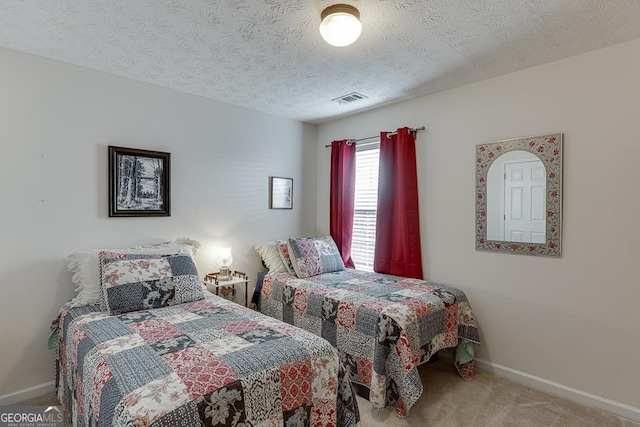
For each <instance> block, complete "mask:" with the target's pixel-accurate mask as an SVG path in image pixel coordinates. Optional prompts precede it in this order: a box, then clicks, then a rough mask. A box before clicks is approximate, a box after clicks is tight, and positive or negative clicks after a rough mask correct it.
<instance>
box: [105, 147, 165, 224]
mask: <svg viewBox="0 0 640 427" xmlns="http://www.w3.org/2000/svg"><path fill="white" fill-rule="evenodd" d="M170 161H171V153H165V152H163V151H151V150H141V149H137V148H125V147H115V146H112V145H110V146H109V216H110V217H154V216H171V210H170V201H171V200H170V195H171V193H170V166H171V164H170Z"/></svg>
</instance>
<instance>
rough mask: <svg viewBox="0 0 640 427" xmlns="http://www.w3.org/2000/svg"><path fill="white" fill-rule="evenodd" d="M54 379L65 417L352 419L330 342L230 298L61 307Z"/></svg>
mask: <svg viewBox="0 0 640 427" xmlns="http://www.w3.org/2000/svg"><path fill="white" fill-rule="evenodd" d="M58 326H59V333H58V345H57V358H56V368H57V369H56V371H57V375H56V385H57V390H58V398H59V400H60V402H61V403H62V405H63V407H64V411H65V415H66V417H67V420H68V421H70V422H72V423H73V425H74V426H94V425H96V426H111V425H114V426H151V425H153V426H156V427H165V426H166V427H170V426H171V427H173V426H180V427H190V426H194V427H195V426H198V427H199V426H280V425H284V426H334V427H335V426H352V425H356V424H357V423H358V421H359V413H358V408H357V403H356V400H355V394H354V393H353V389H352V387H351V383H350V382H349V380H348V376H347V375H346V373H345V372H344V370H343V368H342V367H341V365H340V362H339V356H338V352H337V351H336V350H335V349H334V348H333V347H332V346H331V345H329V343H327V342H326V341H325V340H323V339H320V338H318V337H316V336H314V335H313V334H311V333H308V332H305V331H303V330H301V329H298V328H295V327H292V326H290V325H287V324H285V323H283V322H280V321H277V320H275V319H272V318H269V317H266V316H264V315H262V314H260V313H257V312H254V311H252V310H249V309H247V308H245V307H242V306H240V305H238V304H235V303H233V302H230V301H227V300H224V299H222V298H218V297H216V296H215V295H207V296H206V298H205V299H204V300H199V301H195V302H190V303H185V304H179V305H175V306H171V307H163V308H154V309H149V310H142V311H134V312H130V313H126V314H121V315H117V316H110V315H109V314H108V313H106V312H101V311H99V307H98V306H97V305H95V306H85V307H75V308H72V307H69V306H68V305H65V306H63V307H62V309H61V311H60V314H59V317H58Z"/></svg>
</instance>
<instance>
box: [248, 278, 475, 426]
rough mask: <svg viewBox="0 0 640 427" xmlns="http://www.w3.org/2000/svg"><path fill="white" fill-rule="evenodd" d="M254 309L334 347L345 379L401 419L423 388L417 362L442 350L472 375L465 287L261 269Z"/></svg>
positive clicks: (460, 369)
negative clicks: (452, 353) (263, 273)
mask: <svg viewBox="0 0 640 427" xmlns="http://www.w3.org/2000/svg"><path fill="white" fill-rule="evenodd" d="M260 299H261V300H260V310H261V311H262V312H263V313H265V314H267V315H269V316H272V317H274V318H276V319H279V320H283V321H285V322H287V323H290V324H292V325H295V326H298V327H301V328H303V329H305V330H307V331H309V332H313V333H314V334H316V335H318V336H321V337H323V338H325V339H326V340H327V341H329V342H330V343H331V344H332V345H333V346H335V347H337V349H338V350H339V352H340V357H341V360H342V363H343V365H344V366H345V369H346V370H347V371H349V375H350V378H351V381H354V382H357V383H359V384H362V385H365V386H367V387H368V388H369V400H370V401H371V403H372V404H373V405H374V406H375V407H377V408H383V407H386V406H392V407H394V408H395V411H396V413H397V414H398V415H399V416H401V417H404V416H406V415H408V413H409V409H410V408H411V406H412V405H413V404H414V403H415V402H416V401H417V400H418V398H419V397H420V395H421V394H422V391H423V388H422V382H421V380H420V375H419V373H418V369H417V367H418V365H420V364H422V363H423V362H426V361H428V360H429V359H430V358H431V356H432V355H433V354H435V353H436V352H437V351H438V350H440V349H443V348H452V349H454V351H455V364H456V368H457V369H458V372H459V373H460V375H461V376H462V377H463V378H465V379H471V378H473V366H474V363H473V360H474V350H475V347H476V346H478V345H479V344H480V339H479V336H478V329H477V327H476V321H475V317H474V315H473V313H472V311H471V306H470V305H469V302H468V300H467V297H466V296H465V294H464V292H462V291H460V290H459V289H456V288H453V287H451V286H446V285H439V284H436V283H431V282H426V281H423V280H417V279H407V278H403V277H396V276H389V275H383V274H378V273H371V272H365V271H359V270H353V269H347V270H344V271H338V272H334V273H325V274H320V275H317V276H312V277H308V278H306V279H299V278H297V277H295V276H292V275H289V274H275V275H271V274H267V275H266V276H265V278H264V281H263V285H262V294H261V297H260Z"/></svg>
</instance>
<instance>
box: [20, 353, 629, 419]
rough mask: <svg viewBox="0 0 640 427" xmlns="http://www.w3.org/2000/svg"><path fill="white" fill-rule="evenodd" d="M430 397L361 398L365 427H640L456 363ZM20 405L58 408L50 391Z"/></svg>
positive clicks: (431, 368) (436, 378)
mask: <svg viewBox="0 0 640 427" xmlns="http://www.w3.org/2000/svg"><path fill="white" fill-rule="evenodd" d="M420 374H421V376H422V384H423V385H424V393H423V394H422V396H421V397H420V400H418V402H417V403H416V404H415V405H414V406H413V407H412V408H411V411H410V412H409V417H407V418H404V419H402V418H398V417H397V416H396V415H395V413H394V412H393V410H392V409H383V410H376V409H374V408H373V407H372V406H371V404H370V403H369V402H368V401H366V400H365V399H363V398H360V397H358V404H359V406H360V415H361V417H362V422H361V427H370V426H385V427H396V426H420V427H466V426H491V427H494V426H496V427H498V426H514V427H516V426H517V427H526V426H531V427H533V426H535V427H538V426H540V427H542V426H544V427H555V426H557V427H608V426H612V427H613V426H619V427H640V423H636V422H633V421H630V420H627V419H624V418H621V417H618V416H616V415H613V414H610V413H608V412H605V411H601V410H598V409H593V408H588V407H585V406H581V405H578V404H577V403H573V402H572V401H570V400H566V399H561V398H557V397H554V396H551V395H549V394H546V393H542V392H539V391H535V390H532V389H530V388H528V387H525V386H522V385H520V384H517V383H514V382H512V381H510V380H508V379H505V378H502V377H499V376H496V375H491V374H487V373H483V372H476V375H475V378H474V379H473V380H471V381H465V380H463V379H462V378H461V377H460V376H459V375H458V374H457V372H456V370H455V368H454V367H453V365H452V362H451V361H450V360H441V361H439V362H436V363H433V364H425V365H423V366H421V367H420ZM19 405H58V402H57V400H56V397H55V394H53V393H50V394H47V395H44V396H41V397H38V398H35V399H30V400H28V401H25V402H21V403H20V404H19Z"/></svg>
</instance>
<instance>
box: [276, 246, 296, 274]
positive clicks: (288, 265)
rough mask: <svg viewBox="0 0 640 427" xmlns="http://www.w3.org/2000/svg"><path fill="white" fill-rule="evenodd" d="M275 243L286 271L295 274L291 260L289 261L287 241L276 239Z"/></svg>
mask: <svg viewBox="0 0 640 427" xmlns="http://www.w3.org/2000/svg"><path fill="white" fill-rule="evenodd" d="M276 245H277V246H278V254H279V255H280V259H281V260H282V263H283V264H284V267H285V269H286V272H287V273H289V274H296V271H295V269H294V268H293V262H292V261H291V251H290V250H289V242H287V241H286V240H276Z"/></svg>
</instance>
